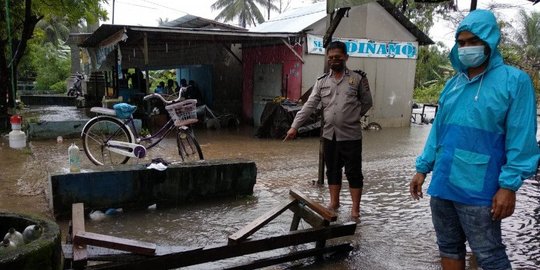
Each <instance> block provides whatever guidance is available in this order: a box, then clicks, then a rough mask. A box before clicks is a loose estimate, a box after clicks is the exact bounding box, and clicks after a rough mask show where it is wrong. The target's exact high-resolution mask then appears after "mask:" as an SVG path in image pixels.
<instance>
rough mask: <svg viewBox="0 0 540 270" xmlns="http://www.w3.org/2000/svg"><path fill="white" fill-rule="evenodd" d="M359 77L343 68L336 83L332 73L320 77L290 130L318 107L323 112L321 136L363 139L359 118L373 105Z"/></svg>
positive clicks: (330, 138) (369, 94)
mask: <svg viewBox="0 0 540 270" xmlns="http://www.w3.org/2000/svg"><path fill="white" fill-rule="evenodd" d="M361 79H362V76H360V74H358V73H356V72H353V71H351V70H349V69H348V68H345V70H344V74H343V76H342V77H341V78H340V79H339V80H337V79H336V78H335V76H334V72H333V71H330V72H329V73H327V74H324V75H323V76H321V77H319V78H318V79H317V82H316V83H315V86H314V87H313V90H312V92H311V95H310V96H309V98H308V100H307V102H306V103H305V104H304V106H303V107H302V109H301V110H300V111H299V112H298V113H297V114H296V117H295V118H294V121H293V123H292V125H291V127H293V128H295V129H296V130H298V128H299V127H301V126H302V125H303V124H304V122H305V121H306V120H307V119H308V118H309V116H310V115H311V114H312V113H313V112H314V111H315V109H316V108H317V106H318V105H319V104H322V107H323V110H324V128H323V134H322V136H323V137H324V138H326V139H328V140H332V138H333V136H334V135H335V138H336V141H352V140H360V139H362V127H361V125H360V119H361V117H362V116H364V114H366V113H367V111H368V110H369V109H370V108H371V106H372V105H373V101H372V98H371V93H370V91H369V86H368V87H366V86H365V85H363V84H362V83H361Z"/></svg>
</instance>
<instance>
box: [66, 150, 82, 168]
mask: <svg viewBox="0 0 540 270" xmlns="http://www.w3.org/2000/svg"><path fill="white" fill-rule="evenodd" d="M68 157H69V171H70V172H80V171H81V157H80V152H79V147H77V145H75V143H72V144H71V146H70V147H69V148H68Z"/></svg>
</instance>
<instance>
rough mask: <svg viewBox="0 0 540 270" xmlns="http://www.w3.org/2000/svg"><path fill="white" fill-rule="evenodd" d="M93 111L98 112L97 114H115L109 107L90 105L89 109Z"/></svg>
mask: <svg viewBox="0 0 540 270" xmlns="http://www.w3.org/2000/svg"><path fill="white" fill-rule="evenodd" d="M90 111H91V112H93V113H99V114H105V115H110V116H116V111H115V110H113V109H109V108H103V107H92V108H91V109H90Z"/></svg>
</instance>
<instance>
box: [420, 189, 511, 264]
mask: <svg viewBox="0 0 540 270" xmlns="http://www.w3.org/2000/svg"><path fill="white" fill-rule="evenodd" d="M430 205H431V214H432V220H433V226H434V227H435V233H436V234H437V245H438V246H439V252H440V254H441V257H445V258H450V259H456V260H461V259H465V253H466V250H465V241H468V242H469V246H470V247H471V250H472V251H473V253H474V255H475V256H476V259H477V261H478V264H479V265H480V266H481V267H482V268H483V269H484V270H492V269H512V267H511V265H510V261H509V260H508V256H507V255H506V251H505V246H504V244H503V243H502V238H501V221H500V220H496V221H494V220H492V219H491V206H474V205H464V204H460V203H456V202H453V201H449V200H444V199H439V198H435V197H431V201H430Z"/></svg>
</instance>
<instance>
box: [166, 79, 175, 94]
mask: <svg viewBox="0 0 540 270" xmlns="http://www.w3.org/2000/svg"><path fill="white" fill-rule="evenodd" d="M165 93H166V94H167V95H174V80H173V79H168V80H167V87H166V88H165Z"/></svg>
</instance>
